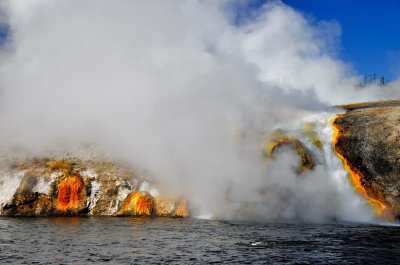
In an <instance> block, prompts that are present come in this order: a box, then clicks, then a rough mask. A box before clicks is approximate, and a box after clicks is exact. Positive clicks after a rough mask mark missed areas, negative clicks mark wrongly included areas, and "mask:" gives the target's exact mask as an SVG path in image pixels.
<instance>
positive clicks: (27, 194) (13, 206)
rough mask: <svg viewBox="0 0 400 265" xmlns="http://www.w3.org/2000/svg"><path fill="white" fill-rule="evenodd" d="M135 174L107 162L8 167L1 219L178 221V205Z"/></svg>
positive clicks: (2, 176)
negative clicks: (168, 218) (171, 218)
mask: <svg viewBox="0 0 400 265" xmlns="http://www.w3.org/2000/svg"><path fill="white" fill-rule="evenodd" d="M132 172H133V171H132V170H131V169H127V168H124V167H122V166H121V165H119V164H117V163H114V162H111V161H107V160H104V159H101V158H95V159H91V160H85V161H83V160H80V159H64V160H57V159H54V160H51V159H47V158H43V159H37V158H35V159H27V160H23V161H16V162H7V163H6V162H4V163H3V164H2V167H1V172H0V214H1V215H3V216H78V215H79V216H112V215H129V216H150V215H151V216H172V215H173V214H174V211H176V205H177V203H176V201H173V200H168V199H161V198H162V197H161V196H160V195H159V192H158V189H157V187H156V185H155V183H153V182H151V181H150V180H148V179H144V178H143V177H138V176H136V175H135V174H134V173H132ZM147 190H148V191H147ZM153 196H155V197H156V198H155V199H154V198H153Z"/></svg>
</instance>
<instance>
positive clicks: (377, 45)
mask: <svg viewBox="0 0 400 265" xmlns="http://www.w3.org/2000/svg"><path fill="white" fill-rule="evenodd" d="M257 2H258V4H260V3H262V2H265V1H257ZM283 2H284V3H286V4H288V5H290V6H292V7H293V8H295V9H296V10H298V11H300V12H301V13H303V14H304V15H305V16H306V17H307V18H310V19H311V21H312V20H327V21H332V20H336V21H337V22H338V23H339V24H340V25H341V29H342V36H341V47H339V54H338V56H339V58H340V59H342V60H344V61H346V62H350V63H351V64H352V65H353V66H354V68H355V70H356V71H357V72H358V73H359V74H362V75H364V74H365V75H368V74H373V73H376V74H377V75H379V76H380V75H385V77H386V79H390V80H394V79H396V77H399V76H400V1H398V0H382V1H376V0H375V1H373V0H283Z"/></svg>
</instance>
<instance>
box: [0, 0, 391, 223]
mask: <svg viewBox="0 0 400 265" xmlns="http://www.w3.org/2000/svg"><path fill="white" fill-rule="evenodd" d="M233 3H234V2H232V1H178V0H177V1H164V0H147V1H128V0H118V1H106V0H96V1H94V0H85V1H71V0H59V1H52V0H29V1H28V0H9V1H2V2H1V10H2V15H1V16H0V18H1V19H2V23H5V24H7V25H8V26H9V29H10V34H9V37H8V39H7V41H6V43H5V45H4V46H3V47H2V49H1V57H0V133H1V135H0V145H2V146H22V147H24V148H25V149H28V150H29V151H30V152H32V153H34V154H38V153H39V154H40V152H43V148H45V147H46V148H47V147H49V146H50V147H52V146H55V145H64V146H65V145H67V146H68V145H75V144H77V143H79V144H80V143H92V144H93V145H95V146H96V148H98V149H99V150H102V151H103V152H105V153H108V154H111V155H112V156H114V157H116V158H118V159H123V160H124V161H128V162H129V163H131V164H132V165H134V166H136V167H138V168H141V169H144V170H148V171H149V172H150V173H151V174H152V175H154V176H155V178H157V179H158V181H159V182H161V183H162V184H163V185H164V187H165V188H166V190H168V191H170V192H171V193H173V194H183V195H185V196H187V197H189V199H191V201H192V202H193V204H194V205H195V206H194V209H195V210H194V211H197V213H198V214H205V213H207V212H211V213H213V214H214V215H216V216H219V217H221V218H234V217H235V215H238V209H241V208H243V205H245V204H246V203H253V205H255V206H253V207H245V208H246V210H245V215H246V216H252V217H254V218H261V219H262V218H267V219H271V218H289V219H296V218H300V219H303V220H311V221H318V220H327V219H329V218H338V219H350V220H364V219H365V218H367V219H368V218H370V215H369V211H368V210H365V209H364V208H363V207H361V206H360V205H362V203H358V204H357V205H355V206H354V205H353V204H354V203H353V204H352V203H350V202H349V201H351V200H352V201H353V202H354V201H355V200H357V198H358V197H357V196H355V195H349V196H350V197H351V196H353V197H351V198H349V199H348V198H343V197H344V196H343V192H344V191H341V190H340V189H339V188H338V187H342V186H338V184H337V183H331V181H330V180H329V181H326V180H327V179H330V178H329V177H327V176H328V175H329V174H331V172H329V171H327V170H326V169H322V168H317V169H316V170H315V172H313V173H312V174H310V176H309V178H308V179H305V180H304V181H302V180H301V179H298V178H297V177H296V175H295V173H294V172H293V170H292V169H291V166H290V165H291V164H293V161H296V158H292V157H288V156H290V155H288V154H283V155H282V157H279V158H278V159H277V161H276V163H275V164H274V166H273V167H272V168H270V169H269V170H266V169H265V167H264V166H263V165H264V158H263V156H262V155H260V154H261V152H262V150H261V148H260V145H261V143H262V140H263V138H262V135H264V134H265V133H268V132H270V131H272V130H273V129H275V128H276V127H277V126H279V125H282V124H293V123H294V122H295V121H296V120H297V119H298V118H299V117H303V116H305V115H307V113H309V112H310V111H328V110H329V107H328V106H329V105H332V104H341V103H348V102H349V101H362V100H368V99H381V98H385V97H387V96H391V97H393V96H396V95H395V90H394V89H389V88H388V91H389V90H390V91H392V92H390V94H388V95H384V94H379V93H382V92H379V91H381V90H378V89H375V88H374V87H372V86H371V87H369V88H365V89H364V90H363V91H359V89H358V88H356V87H355V86H354V84H356V83H357V81H356V80H358V79H357V78H356V77H354V76H352V73H351V66H349V65H346V64H345V63H344V62H341V61H340V60H337V59H335V58H334V56H333V55H332V54H334V53H335V51H334V49H333V48H332V47H334V46H335V43H336V42H337V40H338V39H339V37H340V26H339V25H338V24H337V23H328V22H320V23H318V24H316V25H313V24H311V23H309V22H308V21H307V20H306V19H305V18H304V17H303V16H302V15H301V14H299V13H297V12H296V11H294V10H293V9H292V8H290V7H288V6H286V5H284V4H283V3H281V2H280V1H271V2H268V3H267V4H265V5H264V6H263V7H262V8H261V9H259V10H258V11H257V13H254V14H252V16H250V17H249V18H248V19H247V20H245V21H241V22H240V24H239V25H237V23H235V11H234V9H233V5H232V4H233ZM236 3H237V2H236ZM367 90H368V91H367ZM238 138H240V140H239V143H238ZM265 183H266V184H267V186H269V187H271V188H270V189H271V190H272V192H270V193H268V194H267V195H265V197H263V198H261V199H260V194H259V193H257V190H258V189H259V188H260V186H261V185H264V184H265ZM227 193H229V194H230V198H229V200H230V201H231V202H227V198H226V194H227ZM346 194H348V193H346ZM254 202H257V203H256V204H254ZM259 202H261V203H259ZM237 204H240V205H239V206H238V205H237ZM354 209H356V210H354ZM363 218H364V219H363Z"/></svg>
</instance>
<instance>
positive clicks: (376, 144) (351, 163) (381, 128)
mask: <svg viewBox="0 0 400 265" xmlns="http://www.w3.org/2000/svg"><path fill="white" fill-rule="evenodd" d="M338 107H341V108H344V109H346V110H347V112H346V113H345V114H339V115H338V116H337V118H336V119H335V120H333V121H332V125H333V126H334V128H335V129H336V136H335V138H334V144H335V150H336V152H337V153H338V155H339V156H340V157H341V158H342V159H343V162H344V165H345V167H346V168H347V169H348V170H349V172H350V174H351V179H352V182H353V184H354V186H355V187H356V188H357V190H359V191H360V192H361V193H363V194H364V195H365V197H366V198H367V200H368V201H369V203H370V204H372V205H373V206H374V208H375V210H376V213H377V214H379V215H382V216H386V217H389V218H391V217H399V216H400V101H398V100H391V101H380V102H367V103H357V104H350V105H342V106H338Z"/></svg>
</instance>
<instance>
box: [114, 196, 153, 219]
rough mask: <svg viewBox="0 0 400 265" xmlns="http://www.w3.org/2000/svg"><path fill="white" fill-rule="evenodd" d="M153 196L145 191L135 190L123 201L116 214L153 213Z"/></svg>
mask: <svg viewBox="0 0 400 265" xmlns="http://www.w3.org/2000/svg"><path fill="white" fill-rule="evenodd" d="M153 208H154V202H153V198H152V197H151V195H150V194H148V193H147V192H140V191H135V192H132V193H131V194H129V195H128V196H127V197H126V199H125V200H124V201H123V203H122V206H121V210H120V211H119V212H118V213H117V215H132V216H148V215H151V214H152V213H153Z"/></svg>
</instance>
